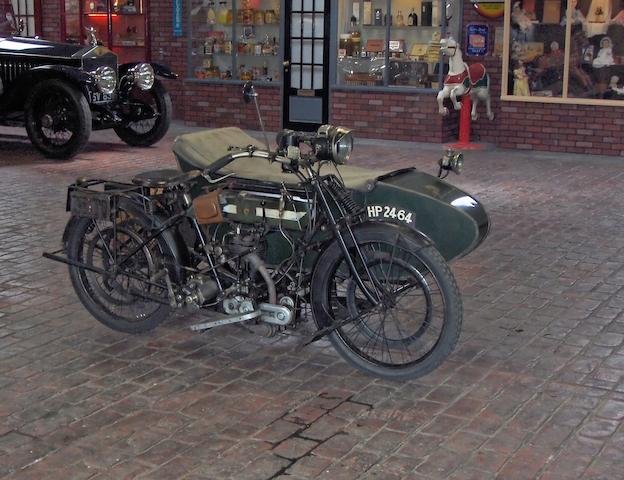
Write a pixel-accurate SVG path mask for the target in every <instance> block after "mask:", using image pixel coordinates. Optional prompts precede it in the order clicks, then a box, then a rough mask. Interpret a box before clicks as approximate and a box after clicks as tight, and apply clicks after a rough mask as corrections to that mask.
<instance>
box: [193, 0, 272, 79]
mask: <svg viewBox="0 0 624 480" xmlns="http://www.w3.org/2000/svg"><path fill="white" fill-rule="evenodd" d="M188 11H189V22H188V24H189V37H188V42H189V44H188V49H189V62H188V63H189V72H188V76H189V77H190V78H193V79H195V80H198V81H207V82H210V81H230V80H231V81H246V80H254V81H256V83H260V84H262V83H268V84H276V83H278V82H280V77H281V60H280V59H281V57H282V51H281V47H280V1H279V0H221V1H219V2H215V1H213V0H189V3H188Z"/></svg>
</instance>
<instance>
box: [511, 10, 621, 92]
mask: <svg viewBox="0 0 624 480" xmlns="http://www.w3.org/2000/svg"><path fill="white" fill-rule="evenodd" d="M511 3H512V1H511V0H507V9H506V15H505V53H504V62H503V82H504V83H503V99H506V100H523V101H538V102H540V101H541V102H566V103H586V104H605V103H606V104H610V103H613V104H618V100H623V99H624V2H621V1H620V0H569V1H568V0H520V1H513V5H511Z"/></svg>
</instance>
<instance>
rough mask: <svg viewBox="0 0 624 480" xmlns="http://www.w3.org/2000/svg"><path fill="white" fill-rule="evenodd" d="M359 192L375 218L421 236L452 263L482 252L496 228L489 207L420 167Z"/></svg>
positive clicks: (397, 174)
mask: <svg viewBox="0 0 624 480" xmlns="http://www.w3.org/2000/svg"><path fill="white" fill-rule="evenodd" d="M354 193H355V195H356V199H359V201H360V202H361V203H362V204H363V205H364V206H365V207H366V212H367V214H368V217H369V218H370V219H371V220H374V221H386V222H390V223H396V224H400V225H403V226H405V227H407V228H409V229H410V230H413V231H415V232H417V234H418V235H420V236H423V237H425V238H426V239H428V240H429V241H430V242H431V243H432V244H433V245H435V247H436V248H437V249H438V250H439V251H440V253H441V254H442V256H443V257H444V258H445V259H446V260H447V261H450V260H453V259H457V258H460V257H463V256H464V255H467V254H468V253H470V252H471V251H472V250H474V249H475V248H477V246H478V245H479V244H480V243H481V242H483V240H484V239H485V237H486V236H487V234H488V231H489V228H490V221H489V218H488V215H487V212H486V211H485V208H484V207H483V205H481V204H480V203H479V202H478V201H477V200H476V199H475V198H474V197H472V196H471V195H469V194H467V193H466V192H464V191H463V190H461V189H459V188H457V187H455V186H453V185H451V184H450V183H447V182H445V181H442V180H440V179H439V178H437V177H434V176H433V175H429V174H427V173H424V172H421V171H418V170H416V169H415V168H409V169H403V170H397V171H395V172H391V173H388V174H386V175H382V176H381V177H379V178H378V179H377V182H376V183H375V186H374V188H373V189H372V190H371V191H370V192H354ZM358 197H359V198H358Z"/></svg>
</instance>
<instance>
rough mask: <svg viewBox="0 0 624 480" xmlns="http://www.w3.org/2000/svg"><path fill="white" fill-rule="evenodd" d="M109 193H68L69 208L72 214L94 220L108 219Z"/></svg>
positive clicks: (109, 208)
mask: <svg viewBox="0 0 624 480" xmlns="http://www.w3.org/2000/svg"><path fill="white" fill-rule="evenodd" d="M111 200H112V198H111V195H109V194H107V193H102V192H81V191H73V192H71V193H70V200H69V201H70V210H71V213H72V215H76V216H78V217H87V218H93V219H95V220H110V219H111V218H112V206H111V205H112V201H111Z"/></svg>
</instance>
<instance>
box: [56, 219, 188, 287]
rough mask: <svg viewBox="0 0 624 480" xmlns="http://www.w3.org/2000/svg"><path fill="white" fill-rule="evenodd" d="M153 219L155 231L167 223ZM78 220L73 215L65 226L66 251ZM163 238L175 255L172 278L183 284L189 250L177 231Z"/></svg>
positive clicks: (64, 246)
mask: <svg viewBox="0 0 624 480" xmlns="http://www.w3.org/2000/svg"><path fill="white" fill-rule="evenodd" d="M151 219H153V223H154V228H155V229H158V228H160V227H161V226H162V225H163V224H164V222H165V221H166V219H165V218H164V217H161V216H159V215H153V217H151ZM78 220H80V217H77V216H74V215H72V216H71V217H70V218H69V221H68V222H67V225H65V230H64V231H63V240H62V242H63V243H62V247H63V249H64V250H65V251H66V250H67V242H68V241H69V234H70V232H71V230H72V227H73V225H74V223H75V222H77V221H78ZM162 238H163V239H164V240H165V242H166V243H167V246H168V247H169V249H170V250H171V252H172V253H173V260H174V261H173V262H172V263H173V265H169V273H170V274H171V276H172V280H174V281H176V282H182V281H184V269H183V266H184V265H188V264H189V256H188V249H187V248H186V245H185V243H184V240H183V239H182V236H181V235H180V234H179V233H178V232H177V231H173V230H172V229H168V230H165V231H164V232H163V234H162Z"/></svg>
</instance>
